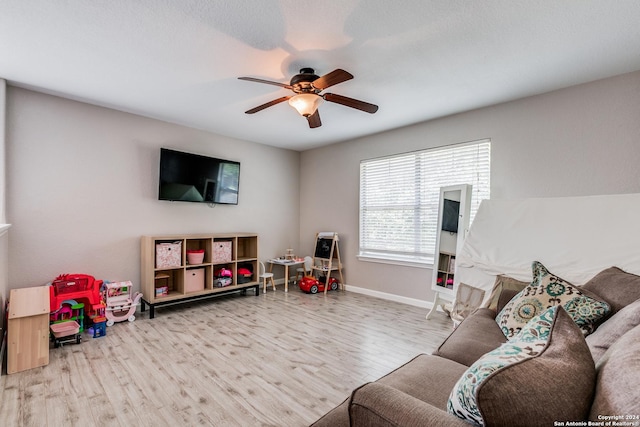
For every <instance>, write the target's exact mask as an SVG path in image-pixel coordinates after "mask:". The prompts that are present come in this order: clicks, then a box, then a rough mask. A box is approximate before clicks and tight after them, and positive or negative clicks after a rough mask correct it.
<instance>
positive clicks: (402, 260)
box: [357, 138, 491, 268]
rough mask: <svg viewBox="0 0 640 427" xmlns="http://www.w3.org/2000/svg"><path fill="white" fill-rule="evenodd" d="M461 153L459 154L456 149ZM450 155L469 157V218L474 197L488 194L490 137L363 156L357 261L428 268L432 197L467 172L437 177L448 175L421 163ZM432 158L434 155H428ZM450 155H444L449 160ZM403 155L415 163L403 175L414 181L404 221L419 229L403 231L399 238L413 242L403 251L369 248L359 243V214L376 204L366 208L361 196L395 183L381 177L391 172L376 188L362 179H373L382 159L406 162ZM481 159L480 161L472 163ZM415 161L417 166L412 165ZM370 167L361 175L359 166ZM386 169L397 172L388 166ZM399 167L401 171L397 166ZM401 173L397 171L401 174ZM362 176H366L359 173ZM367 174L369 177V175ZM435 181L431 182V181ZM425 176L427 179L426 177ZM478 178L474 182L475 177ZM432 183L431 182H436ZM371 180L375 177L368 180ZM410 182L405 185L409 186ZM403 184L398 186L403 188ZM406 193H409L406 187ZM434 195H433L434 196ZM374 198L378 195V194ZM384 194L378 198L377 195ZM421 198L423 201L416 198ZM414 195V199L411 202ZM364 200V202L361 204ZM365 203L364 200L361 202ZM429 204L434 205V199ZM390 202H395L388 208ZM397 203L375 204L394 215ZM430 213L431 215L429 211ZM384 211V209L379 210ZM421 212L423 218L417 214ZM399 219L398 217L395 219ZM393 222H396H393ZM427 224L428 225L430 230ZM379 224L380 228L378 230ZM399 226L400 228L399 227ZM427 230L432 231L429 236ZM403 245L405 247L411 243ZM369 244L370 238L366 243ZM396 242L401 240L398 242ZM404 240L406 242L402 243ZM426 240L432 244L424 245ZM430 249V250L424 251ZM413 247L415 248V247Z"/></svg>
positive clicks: (462, 180) (360, 219)
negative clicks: (409, 218) (409, 213)
mask: <svg viewBox="0 0 640 427" xmlns="http://www.w3.org/2000/svg"><path fill="white" fill-rule="evenodd" d="M472 147H473V148H475V149H476V150H477V152H476V154H475V158H473V156H474V154H469V151H470V150H469V148H472ZM460 153H462V154H460ZM456 155H457V156H458V158H457V160H458V161H460V159H462V161H467V162H468V161H469V160H473V161H474V164H473V167H472V168H471V169H470V172H469V171H468V172H467V173H468V174H473V175H475V178H474V179H472V181H473V182H471V184H472V185H473V188H472V193H473V194H472V203H471V210H472V212H471V217H470V219H471V220H473V217H474V216H475V212H476V211H477V208H478V206H479V204H480V201H481V200H483V199H487V198H489V197H490V185H491V139H489V138H485V139H480V140H475V141H469V142H463V143H459V144H452V145H446V146H440V147H433V148H429V149H424V150H418V151H412V152H405V153H399V154H393V155H389V156H382V157H377V158H371V159H364V160H361V161H360V183H359V202H358V231H359V233H358V255H357V258H358V259H359V260H361V261H367V262H376V263H384V264H395V265H404V266H413V267H423V268H432V267H433V263H434V256H435V233H436V231H435V228H436V227H437V212H438V200H439V194H440V187H442V186H449V185H456V184H468V183H470V182H469V179H468V177H467V178H465V177H461V178H459V179H458V178H450V177H449V179H451V180H449V181H442V180H443V179H444V180H446V179H448V178H446V177H445V178H443V177H442V175H440V174H438V175H435V174H434V173H433V172H431V170H425V168H430V167H433V165H435V164H436V163H437V162H438V161H455V160H456ZM439 157H443V158H444V159H447V160H442V159H439ZM434 158H435V159H436V160H434ZM449 158H450V159H449ZM408 159H413V163H415V164H416V166H415V168H416V169H414V170H413V172H412V173H410V174H409V176H412V177H413V178H412V180H413V181H415V188H414V189H413V193H412V194H413V199H414V201H413V202H412V203H413V204H412V205H411V207H409V208H407V210H408V211H412V212H413V213H412V218H413V219H414V221H413V222H409V225H410V226H411V227H412V229H413V230H415V229H416V227H420V229H422V230H425V231H424V232H422V233H408V234H405V235H404V237H405V238H406V237H411V238H412V239H413V240H414V241H415V242H414V243H411V244H414V245H415V246H414V247H413V250H407V248H406V247H405V248H404V250H403V251H397V250H393V248H390V249H386V248H385V249H380V248H373V247H371V246H367V242H364V243H363V241H364V239H365V238H366V235H365V233H366V231H365V230H364V229H365V228H366V227H367V225H366V224H364V222H365V219H364V216H365V215H367V213H366V212H365V211H368V213H369V215H370V217H371V216H372V215H374V214H375V212H376V207H375V206H373V207H372V205H373V204H372V203H371V202H370V201H369V202H367V201H365V200H363V199H367V200H368V199H369V198H373V199H375V197H376V196H375V195H374V196H369V195H367V194H366V193H367V192H371V191H378V192H380V191H381V188H382V187H384V186H387V185H388V186H389V187H390V188H391V190H388V193H389V194H391V193H390V191H393V190H396V191H397V190H398V187H396V188H395V189H394V188H393V185H392V184H388V183H387V182H386V180H389V179H390V178H389V177H391V178H394V177H395V175H391V174H389V175H387V176H386V178H379V179H380V180H381V181H379V182H378V184H380V185H381V187H377V188H373V186H371V187H368V188H367V187H365V186H366V185H367V183H366V182H363V181H364V180H372V181H375V180H376V171H375V168H376V167H378V168H380V167H383V166H384V165H385V164H386V163H388V164H391V162H393V161H394V160H395V161H398V162H399V163H398V164H402V162H403V161H404V162H408V163H409V164H410V163H412V162H411V161H410V160H408ZM478 162H482V163H480V164H479V163H478ZM418 164H419V165H418ZM367 167H369V168H373V170H374V171H373V172H371V171H370V172H369V173H370V175H366V174H367V171H363V168H365V169H366V168H367ZM390 169H391V172H392V173H393V172H397V171H394V170H392V169H393V168H391V167H390ZM403 172H404V171H403ZM403 172H402V173H401V174H403ZM365 175H366V176H365ZM372 177H373V178H372ZM434 180H435V182H433V181H434ZM438 180H440V181H441V182H438ZM429 181H431V183H430V182H429ZM479 181H480V184H478V182H479ZM436 183H437V184H436ZM373 184H375V182H374V183H373ZM409 187H411V185H409ZM403 189H404V188H403ZM402 193H405V194H402V195H401V198H404V197H406V193H407V192H406V191H402ZM409 193H411V192H409ZM434 196H435V199H434ZM378 197H380V196H378ZM383 198H384V197H383ZM421 199H424V202H423V201H421ZM416 200H417V202H416ZM363 203H364V204H363ZM367 203H368V204H367ZM434 203H435V204H434ZM394 204H397V205H396V206H395V207H394ZM401 206H408V205H403V204H402V203H397V202H396V201H395V200H394V201H393V202H388V204H386V205H385V204H384V203H380V205H379V207H378V208H377V209H379V210H384V209H388V210H389V211H395V212H396V214H398V212H399V211H400V210H401V209H402V208H401ZM434 214H435V218H434V216H433V215H434ZM382 215H384V214H382ZM422 216H425V218H426V219H425V218H421V217H422ZM369 220H370V222H369V223H371V222H373V223H375V220H371V218H369ZM400 222H401V221H400ZM406 224H407V223H402V224H400V225H402V226H404V225H406ZM396 225H398V224H397V223H396ZM372 227H374V228H373V231H375V225H374V226H372ZM430 227H431V228H432V229H433V230H430ZM384 228H385V227H382V228H380V230H383V229H384ZM402 228H403V229H404V227H402ZM431 234H433V236H431ZM385 240H386V241H390V240H389V239H388V238H387V239H385V238H375V237H374V238H371V239H370V242H375V244H378V245H379V244H380V243H384V242H385ZM411 244H409V246H410V245H411ZM369 245H371V243H369ZM400 245H401V246H402V244H400ZM405 245H407V244H406V243H405ZM430 245H432V246H430ZM429 248H430V250H429ZM416 249H418V250H416Z"/></svg>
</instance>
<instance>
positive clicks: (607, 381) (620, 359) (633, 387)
mask: <svg viewBox="0 0 640 427" xmlns="http://www.w3.org/2000/svg"><path fill="white" fill-rule="evenodd" d="M597 375H598V380H597V383H596V389H595V396H594V399H593V405H592V406H591V413H590V415H589V418H590V419H591V420H593V421H602V418H601V416H613V415H620V416H621V417H622V418H619V419H616V421H619V422H632V423H636V424H635V425H637V423H638V421H640V420H638V419H637V418H635V419H633V418H625V416H636V417H637V416H639V415H640V396H639V395H638V384H640V326H636V327H635V328H633V329H632V330H630V331H629V332H627V333H626V334H624V335H623V336H622V337H620V339H619V340H618V341H616V342H615V343H614V344H613V345H612V346H611V347H610V348H609V350H607V352H606V353H605V354H604V355H603V356H602V358H601V359H600V360H599V361H598V364H597ZM610 420H611V419H610ZM618 425H623V424H618ZM630 425H631V424H630Z"/></svg>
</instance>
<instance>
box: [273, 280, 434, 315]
mask: <svg viewBox="0 0 640 427" xmlns="http://www.w3.org/2000/svg"><path fill="white" fill-rule="evenodd" d="M290 284H291V283H290ZM277 285H284V279H276V286H277ZM344 290H345V291H349V292H355V293H358V294H364V295H368V296H371V297H375V298H380V299H386V300H388V301H394V302H399V303H402V304H407V305H412V306H414V307H420V308H424V309H426V310H431V307H433V301H423V300H420V299H416V298H409V297H403V296H400V295H394V294H389V293H386V292H380V291H374V290H371V289H367V288H360V287H358V286H351V285H347V284H346V283H345V285H344ZM438 311H442V308H441V307H438Z"/></svg>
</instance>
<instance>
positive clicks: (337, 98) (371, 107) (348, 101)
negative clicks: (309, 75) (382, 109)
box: [322, 93, 378, 114]
mask: <svg viewBox="0 0 640 427" xmlns="http://www.w3.org/2000/svg"><path fill="white" fill-rule="evenodd" d="M322 97H323V98H324V99H325V101H329V102H335V103H336V104H342V105H344V106H346V107H351V108H355V109H357V110H362V111H365V112H367V113H370V114H373V113H375V112H376V111H378V106H377V105H375V104H369V103H368V102H364V101H359V100H357V99H353V98H347V97H346V96H342V95H336V94H335V93H325V94H324V95H322Z"/></svg>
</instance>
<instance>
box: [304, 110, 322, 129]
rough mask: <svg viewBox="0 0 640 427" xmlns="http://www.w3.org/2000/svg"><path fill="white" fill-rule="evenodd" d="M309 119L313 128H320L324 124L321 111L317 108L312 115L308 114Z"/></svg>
mask: <svg viewBox="0 0 640 427" xmlns="http://www.w3.org/2000/svg"><path fill="white" fill-rule="evenodd" d="M307 121H308V122H309V127H310V128H311V129H313V128H319V127H320V126H322V122H321V121H320V113H319V112H318V110H316V112H315V113H313V114H312V115H310V116H307Z"/></svg>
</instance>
